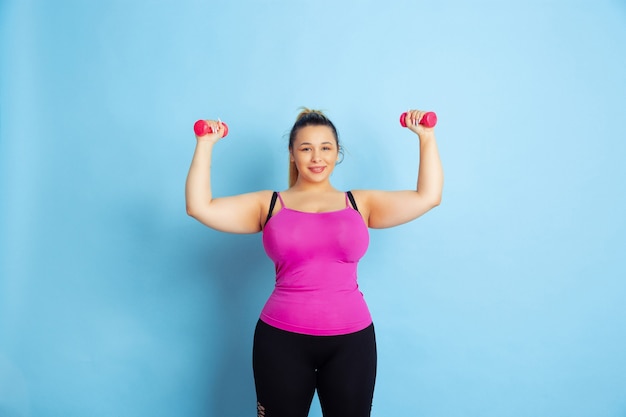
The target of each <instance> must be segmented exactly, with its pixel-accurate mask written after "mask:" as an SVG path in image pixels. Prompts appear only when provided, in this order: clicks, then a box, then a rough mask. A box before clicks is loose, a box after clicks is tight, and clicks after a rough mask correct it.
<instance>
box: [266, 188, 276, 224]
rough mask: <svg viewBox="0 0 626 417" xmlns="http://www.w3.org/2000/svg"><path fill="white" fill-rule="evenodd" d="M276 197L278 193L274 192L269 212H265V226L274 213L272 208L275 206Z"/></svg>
mask: <svg viewBox="0 0 626 417" xmlns="http://www.w3.org/2000/svg"><path fill="white" fill-rule="evenodd" d="M277 197H278V193H277V192H276V191H274V193H273V194H272V201H270V210H269V211H268V212H267V219H266V220H265V223H266V224H267V222H268V221H269V220H270V217H272V212H273V211H274V206H275V205H276V198H277Z"/></svg>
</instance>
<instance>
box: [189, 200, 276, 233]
mask: <svg viewBox="0 0 626 417" xmlns="http://www.w3.org/2000/svg"><path fill="white" fill-rule="evenodd" d="M271 196H272V192H271V191H257V192H254V193H246V194H239V195H234V196H230V197H219V198H214V199H212V200H211V201H210V202H209V203H208V204H205V205H204V206H202V207H200V208H198V209H196V210H195V211H190V210H188V214H189V215H190V216H192V217H193V218H195V219H196V220H198V221H199V222H201V223H202V224H204V225H206V226H208V227H210V228H212V229H215V230H219V231H221V232H227V233H257V232H260V231H261V225H262V221H263V214H264V213H265V212H267V209H268V206H269V201H270V199H271ZM266 214H267V213H266Z"/></svg>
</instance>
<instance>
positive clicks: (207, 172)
mask: <svg viewBox="0 0 626 417" xmlns="http://www.w3.org/2000/svg"><path fill="white" fill-rule="evenodd" d="M213 145H214V143H212V142H209V141H198V142H197V144H196V150H195V152H194V154H193V159H192V160H191V167H190V168H189V173H188V175H187V182H186V184H185V200H186V203H187V213H188V214H189V215H191V216H193V215H194V213H197V212H198V211H199V210H200V209H201V208H202V207H205V206H207V205H208V204H209V203H210V202H211V199H212V198H213V196H212V193H211V156H212V153H213Z"/></svg>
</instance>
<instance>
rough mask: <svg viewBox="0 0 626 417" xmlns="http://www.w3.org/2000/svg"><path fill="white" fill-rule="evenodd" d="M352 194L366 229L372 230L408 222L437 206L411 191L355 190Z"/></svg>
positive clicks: (430, 200)
mask: <svg viewBox="0 0 626 417" xmlns="http://www.w3.org/2000/svg"><path fill="white" fill-rule="evenodd" d="M353 194H354V197H355V199H356V200H357V205H358V207H359V210H360V211H361V213H362V215H363V217H364V218H365V220H366V222H367V225H368V227H371V228H373V229H384V228H387V227H393V226H398V225H401V224H404V223H407V222H410V221H411V220H414V219H416V218H418V217H419V216H421V215H422V214H424V213H426V212H427V211H429V210H430V209H432V208H433V207H436V206H437V205H438V204H439V201H434V200H433V199H432V198H429V197H427V196H423V195H421V194H420V193H419V192H417V191H411V190H405V191H378V190H355V191H353Z"/></svg>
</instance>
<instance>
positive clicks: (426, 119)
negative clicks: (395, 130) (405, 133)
mask: <svg viewBox="0 0 626 417" xmlns="http://www.w3.org/2000/svg"><path fill="white" fill-rule="evenodd" d="M400 124H401V125H402V127H406V112H404V113H402V114H401V115H400ZM420 124H421V125H422V126H424V127H434V126H435V125H436V124H437V115H436V114H435V112H432V111H429V112H426V113H424V115H423V116H422V120H420Z"/></svg>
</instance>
